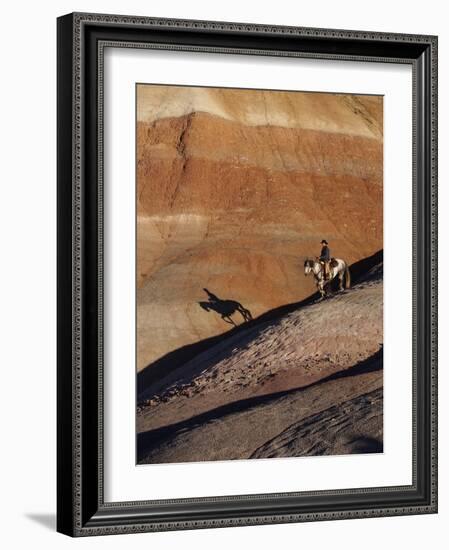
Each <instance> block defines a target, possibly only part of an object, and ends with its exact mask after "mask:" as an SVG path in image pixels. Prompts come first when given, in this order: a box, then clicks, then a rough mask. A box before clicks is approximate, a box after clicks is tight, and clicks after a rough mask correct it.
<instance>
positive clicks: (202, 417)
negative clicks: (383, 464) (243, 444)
mask: <svg viewBox="0 0 449 550" xmlns="http://www.w3.org/2000/svg"><path fill="white" fill-rule="evenodd" d="M382 368H383V350H382V349H380V350H379V351H377V352H376V353H375V354H373V355H371V356H370V357H368V358H367V359H365V360H364V361H361V362H360V363H357V364H356V365H354V366H353V367H350V368H349V369H346V370H344V371H340V372H337V373H335V374H331V375H330V376H327V377H325V378H322V379H321V380H318V381H316V382H312V383H311V384H309V385H307V386H303V387H301V388H292V389H290V390H284V391H280V392H276V393H271V394H269V395H261V396H256V397H248V398H246V399H241V400H240V401H235V402H233V403H228V404H226V405H222V406H221V407H217V408H216V409H213V410H211V411H207V412H205V413H201V414H199V415H197V416H194V417H192V418H189V419H187V420H183V421H181V422H176V423H175V424H171V425H170V426H164V427H163V428H156V429H154V430H149V431H147V432H142V433H139V434H137V462H138V463H139V462H140V461H142V460H143V459H144V458H145V457H144V455H145V454H146V453H148V452H149V451H150V450H151V449H152V448H155V447H157V446H158V445H159V444H161V443H162V442H163V441H166V440H170V439H172V438H173V437H174V436H175V435H176V433H178V432H180V431H190V430H192V429H194V428H196V427H198V426H202V425H204V424H206V423H208V422H211V421H213V420H217V419H220V418H222V417H223V416H226V415H229V414H234V413H238V412H242V411H247V410H249V409H251V408H253V407H257V406H259V405H265V404H268V403H270V402H271V401H273V400H275V399H279V398H280V397H284V396H286V395H290V394H292V393H295V392H299V391H301V392H302V391H304V390H306V389H308V388H311V387H313V386H317V385H319V384H323V383H325V382H329V381H331V380H338V379H340V378H348V377H351V376H358V375H360V374H366V373H369V372H374V371H378V370H381V369H382ZM376 452H378V451H376Z"/></svg>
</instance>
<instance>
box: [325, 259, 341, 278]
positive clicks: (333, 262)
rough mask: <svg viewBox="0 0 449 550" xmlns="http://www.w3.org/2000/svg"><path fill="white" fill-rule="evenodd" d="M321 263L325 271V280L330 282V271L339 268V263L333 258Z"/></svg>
mask: <svg viewBox="0 0 449 550" xmlns="http://www.w3.org/2000/svg"><path fill="white" fill-rule="evenodd" d="M321 263H322V264H323V271H324V280H325V281H328V280H329V279H330V271H331V269H332V268H333V267H337V266H338V262H337V260H336V259H335V258H331V259H330V260H329V261H328V262H326V261H324V260H321Z"/></svg>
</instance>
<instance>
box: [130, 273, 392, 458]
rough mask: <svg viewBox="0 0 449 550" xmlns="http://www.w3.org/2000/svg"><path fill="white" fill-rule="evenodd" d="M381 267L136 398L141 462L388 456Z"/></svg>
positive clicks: (244, 330) (254, 328)
mask: <svg viewBox="0 0 449 550" xmlns="http://www.w3.org/2000/svg"><path fill="white" fill-rule="evenodd" d="M382 296H383V283H382V266H381V264H378V265H376V266H375V267H374V268H373V267H371V268H370V270H369V271H368V273H366V274H365V276H363V277H361V278H359V280H358V282H357V284H355V285H354V287H353V288H351V289H350V290H347V291H344V292H341V293H337V294H335V295H334V296H332V297H330V298H327V299H325V300H322V301H312V302H311V303H309V304H306V305H302V306H301V305H300V306H298V307H295V308H294V309H293V310H292V311H290V312H289V313H287V314H285V313H284V314H283V313H281V314H280V315H278V316H274V317H272V318H270V319H268V320H264V319H263V318H262V319H261V320H260V321H258V320H257V319H256V320H255V321H253V322H250V323H248V324H247V325H246V326H243V327H241V328H240V330H238V331H237V332H236V333H235V334H230V335H229V336H228V337H227V338H224V339H222V340H221V341H219V342H218V343H216V344H213V345H211V346H210V347H209V348H208V349H205V350H204V351H203V352H201V353H199V354H198V355H197V356H196V357H194V358H192V359H191V360H190V361H187V362H186V363H185V364H183V365H182V366H180V367H178V368H177V369H174V370H173V371H171V372H168V373H167V374H166V375H165V376H160V377H158V378H157V379H155V380H154V381H153V382H152V383H151V384H149V385H148V386H147V387H145V389H144V390H143V391H142V392H140V394H139V396H138V413H137V431H138V441H137V448H138V462H140V463H162V462H189V461H198V460H225V459H244V458H266V457H275V456H304V455H319V454H347V453H362V452H379V451H382V440H383V437H382V433H383V414H382V411H383V400H382V395H383V394H382V387H383V375H382V340H383V336H382V334H383V327H382V319H383V298H382Z"/></svg>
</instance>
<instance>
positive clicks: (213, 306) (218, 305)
mask: <svg viewBox="0 0 449 550" xmlns="http://www.w3.org/2000/svg"><path fill="white" fill-rule="evenodd" d="M203 290H204V292H205V293H206V294H207V297H208V299H207V302H206V301H204V302H198V304H199V306H200V307H201V308H203V309H204V310H205V311H215V313H218V314H219V315H220V316H221V318H222V319H223V321H225V322H226V323H229V324H230V325H233V326H234V327H236V326H237V323H236V322H235V321H234V319H232V315H234V313H240V315H241V316H242V318H243V322H247V321H252V319H253V316H252V315H251V312H250V310H249V309H247V308H245V307H243V306H242V304H241V303H240V302H237V301H236V300H223V299H222V298H219V297H218V296H217V295H216V294H213V293H212V292H210V291H209V290H208V289H207V288H203Z"/></svg>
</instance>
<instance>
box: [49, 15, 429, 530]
mask: <svg viewBox="0 0 449 550" xmlns="http://www.w3.org/2000/svg"><path fill="white" fill-rule="evenodd" d="M111 45H112V46H114V47H123V48H129V47H132V48H155V49H164V50H170V51H175V50H176V51H204V52H214V53H220V54H222V55H229V56H232V55H238V54H246V55H252V56H273V57H302V58H308V59H328V60H341V61H346V60H347V61H358V62H363V63H370V62H377V63H386V64H388V63H400V64H407V65H409V66H411V68H412V71H413V84H412V95H413V113H412V116H413V123H412V124H413V159H411V162H412V165H413V184H412V185H413V207H412V209H413V266H410V267H411V269H412V271H413V306H412V307H413V319H412V320H410V322H411V323H412V324H413V343H411V346H412V348H413V349H412V358H413V365H412V369H413V384H412V386H413V388H412V395H411V396H410V398H411V399H412V402H413V407H412V409H413V412H412V414H413V418H412V422H413V434H412V446H413V450H412V455H413V465H412V484H411V485H407V486H386V487H367V488H366V487H365V488H360V489H338V490H331V489H329V490H320V491H303V492H287V493H263V494H262V493H261V494H241V495H234V496H214V495H210V496H205V497H198V498H186V497H185V496H183V495H182V494H180V495H179V498H176V499H165V500H161V499H159V500H157V499H154V498H153V496H152V494H151V492H150V493H149V494H148V498H147V499H146V500H142V501H123V502H106V501H105V498H104V470H103V460H104V408H103V405H104V378H103V371H104V361H103V345H104V342H103V308H104V303H103V299H104V293H103V281H104V277H107V274H105V273H104V265H103V242H104V241H103V239H104V233H103V229H104V226H103V209H104V203H103V190H104V187H103V130H104V127H103V109H102V105H103V90H104V88H103V86H104V80H103V78H104V65H103V62H104V49H105V47H108V46H111ZM57 72H58V105H57V109H58V126H57V129H58V168H57V175H58V204H57V208H58V289H57V291H58V383H57V391H58V426H57V432H58V445H57V448H58V471H57V476H58V502H57V530H58V531H59V532H61V533H65V534H67V535H70V536H90V535H105V534H119V533H133V532H145V531H163V530H177V529H199V528H211V527H225V526H239V525H259V524H267V523H287V522H302V521H318V520H330V519H343V518H364V517H374V516H394V515H405V514H423V513H436V511H437V38H436V37H435V36H424V35H404V34H384V33H373V32H362V31H346V30H331V29H312V28H300V27H279V26H268V25H253V24H247V23H227V22H212V21H195V20H191V21H189V20H175V19H156V18H149V17H132V16H114V15H101V14H85V13H75V14H69V15H66V16H63V17H60V18H59V19H58V66H57Z"/></svg>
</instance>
